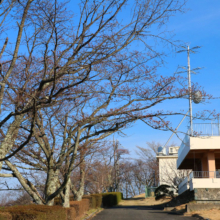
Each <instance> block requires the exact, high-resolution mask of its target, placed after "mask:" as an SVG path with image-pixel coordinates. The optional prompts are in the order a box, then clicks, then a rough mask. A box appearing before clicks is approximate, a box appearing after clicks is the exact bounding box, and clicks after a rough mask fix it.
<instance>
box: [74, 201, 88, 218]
mask: <svg viewBox="0 0 220 220" xmlns="http://www.w3.org/2000/svg"><path fill="white" fill-rule="evenodd" d="M70 207H71V208H74V209H75V210H76V216H77V217H81V216H82V215H83V214H84V213H85V212H87V211H88V210H89V200H88V199H82V200H81V201H70Z"/></svg>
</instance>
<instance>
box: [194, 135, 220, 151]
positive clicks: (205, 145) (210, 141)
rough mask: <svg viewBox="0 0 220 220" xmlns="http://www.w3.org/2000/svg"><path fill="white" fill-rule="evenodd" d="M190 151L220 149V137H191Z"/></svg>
mask: <svg viewBox="0 0 220 220" xmlns="http://www.w3.org/2000/svg"><path fill="white" fill-rule="evenodd" d="M190 149H192V150H204V149H207V150H210V149H213V150H217V149H220V136H210V137H209V136H208V137H207V136H206V137H205V136H204V137H190Z"/></svg>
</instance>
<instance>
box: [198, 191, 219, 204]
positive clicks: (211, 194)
mask: <svg viewBox="0 0 220 220" xmlns="http://www.w3.org/2000/svg"><path fill="white" fill-rule="evenodd" d="M194 199H195V201H200V202H202V201H204V202H205V201H216V202H218V201H220V188H215V189H210V188H209V189H208V188H200V189H194Z"/></svg>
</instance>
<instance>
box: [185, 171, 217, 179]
mask: <svg viewBox="0 0 220 220" xmlns="http://www.w3.org/2000/svg"><path fill="white" fill-rule="evenodd" d="M192 178H220V173H219V171H192V172H191V173H190V174H189V180H191V179H192Z"/></svg>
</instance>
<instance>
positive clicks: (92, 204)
mask: <svg viewBox="0 0 220 220" xmlns="http://www.w3.org/2000/svg"><path fill="white" fill-rule="evenodd" d="M82 198H83V199H88V200H89V208H90V209H95V208H96V199H95V197H94V196H83V197H82Z"/></svg>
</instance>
